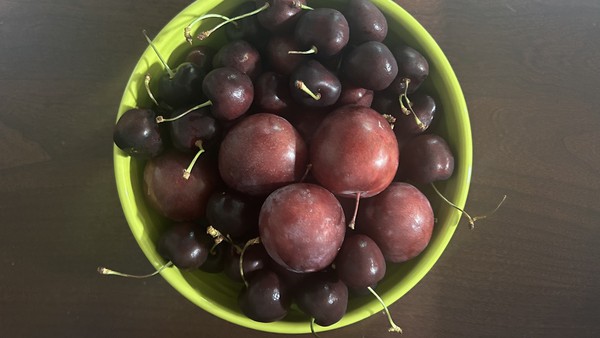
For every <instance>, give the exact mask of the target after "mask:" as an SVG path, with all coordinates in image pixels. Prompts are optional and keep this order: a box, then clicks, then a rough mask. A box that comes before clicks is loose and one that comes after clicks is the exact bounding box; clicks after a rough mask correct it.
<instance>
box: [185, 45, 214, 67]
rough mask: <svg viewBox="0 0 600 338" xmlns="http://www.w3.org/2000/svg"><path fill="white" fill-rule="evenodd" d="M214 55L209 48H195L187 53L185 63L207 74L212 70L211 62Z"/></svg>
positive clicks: (204, 46) (205, 46) (206, 46)
mask: <svg viewBox="0 0 600 338" xmlns="http://www.w3.org/2000/svg"><path fill="white" fill-rule="evenodd" d="M215 53H216V51H215V50H214V49H213V48H212V47H211V46H208V45H200V46H195V47H194V48H192V49H191V50H190V51H189V52H188V53H187V55H186V56H185V61H186V62H191V63H193V64H195V65H196V66H198V67H199V68H200V69H202V70H203V71H204V72H205V73H208V72H210V71H211V70H212V60H213V58H214V56H215Z"/></svg>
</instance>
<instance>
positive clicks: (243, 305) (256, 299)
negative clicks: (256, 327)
mask: <svg viewBox="0 0 600 338" xmlns="http://www.w3.org/2000/svg"><path fill="white" fill-rule="evenodd" d="M291 302H292V297H291V296H290V294H289V291H288V289H287V288H286V287H285V284H284V283H283V281H282V280H281V278H280V277H279V276H278V275H277V274H276V273H275V272H273V271H270V270H268V269H262V270H259V271H257V272H256V273H255V274H253V275H252V276H251V278H250V279H249V280H248V287H247V288H244V289H242V291H241V292H240V294H239V296H238V304H239V306H240V309H241V310H242V313H244V314H245V315H246V316H247V317H248V318H250V319H252V320H255V321H258V322H264V323H268V322H274V321H278V320H280V319H282V318H283V317H285V316H286V315H287V313H288V309H289V307H290V305H291Z"/></svg>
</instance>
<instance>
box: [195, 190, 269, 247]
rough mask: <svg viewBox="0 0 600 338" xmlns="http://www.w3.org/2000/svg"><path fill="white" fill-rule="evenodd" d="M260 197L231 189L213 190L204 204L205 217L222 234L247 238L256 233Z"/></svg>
mask: <svg viewBox="0 0 600 338" xmlns="http://www.w3.org/2000/svg"><path fill="white" fill-rule="evenodd" d="M261 205H262V200H261V199H256V197H249V196H246V195H242V194H240V193H238V192H235V191H231V190H217V191H215V192H214V193H213V194H212V195H211V196H210V198H209V199H208V202H207V204H206V218H207V219H208V221H209V223H210V224H211V225H212V226H213V227H214V228H215V229H217V230H219V232H220V233H221V234H223V235H229V236H231V238H232V239H247V238H250V237H252V236H253V235H257V234H258V215H259V213H260V207H261Z"/></svg>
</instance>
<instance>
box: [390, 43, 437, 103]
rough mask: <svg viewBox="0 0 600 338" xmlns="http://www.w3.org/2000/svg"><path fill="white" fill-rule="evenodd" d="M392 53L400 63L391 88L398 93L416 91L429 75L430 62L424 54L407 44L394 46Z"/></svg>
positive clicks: (404, 93)
mask: <svg viewBox="0 0 600 338" xmlns="http://www.w3.org/2000/svg"><path fill="white" fill-rule="evenodd" d="M392 54H394V58H395V59H396V62H397V63H398V75H397V76H396V79H394V82H392V84H391V85H390V90H391V91H392V92H393V93H394V94H396V95H406V94H412V93H414V92H415V91H416V90H417V89H418V88H419V86H421V84H422V83H423V81H425V79H426V78H427V76H429V62H427V59H425V57H424V56H423V54H421V53H419V52H418V51H417V50H416V49H414V48H412V47H410V46H407V45H398V46H395V47H393V48H392Z"/></svg>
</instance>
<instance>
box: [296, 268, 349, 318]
mask: <svg viewBox="0 0 600 338" xmlns="http://www.w3.org/2000/svg"><path fill="white" fill-rule="evenodd" d="M294 299H295V301H296V304H298V307H299V308H300V310H302V311H303V312H304V313H306V314H307V315H308V316H310V317H312V318H314V320H315V323H316V324H318V325H321V326H329V325H332V324H335V323H337V322H338V321H339V320H340V319H342V317H343V316H344V315H345V314H346V310H347V308H348V288H347V287H346V285H345V284H344V283H343V282H342V281H341V280H340V279H339V278H338V277H337V276H336V274H335V273H334V272H332V271H323V272H317V273H313V274H310V276H308V277H307V279H306V281H305V282H304V283H302V284H301V285H300V286H299V289H298V290H297V291H296V292H295V294H294Z"/></svg>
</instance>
